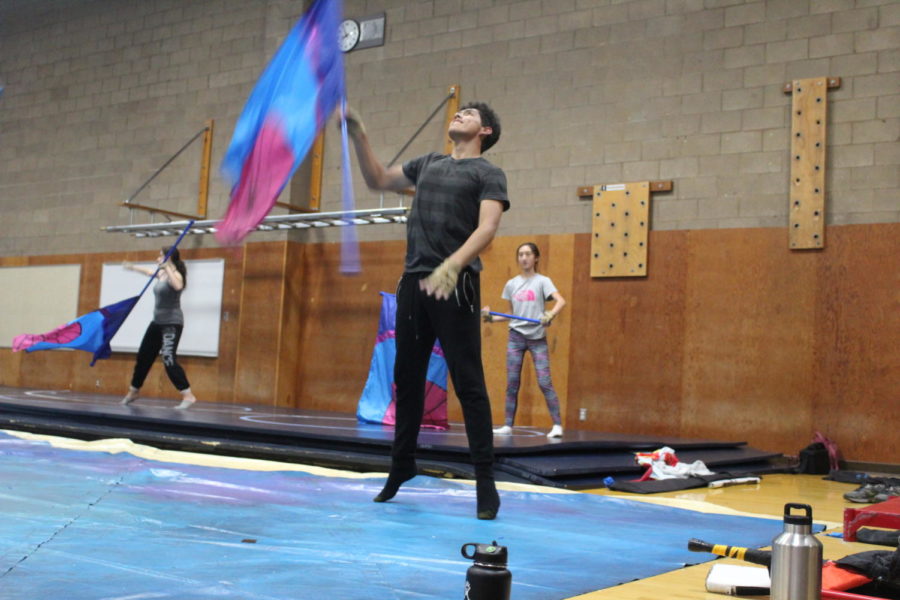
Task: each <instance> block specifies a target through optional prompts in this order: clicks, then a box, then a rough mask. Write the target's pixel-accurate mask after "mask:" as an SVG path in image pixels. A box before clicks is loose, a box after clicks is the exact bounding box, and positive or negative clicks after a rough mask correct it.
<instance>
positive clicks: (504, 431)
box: [494, 425, 512, 435]
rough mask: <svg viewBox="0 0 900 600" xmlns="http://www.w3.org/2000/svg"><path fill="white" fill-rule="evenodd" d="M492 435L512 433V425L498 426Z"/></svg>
mask: <svg viewBox="0 0 900 600" xmlns="http://www.w3.org/2000/svg"><path fill="white" fill-rule="evenodd" d="M494 435H512V427H510V426H509V425H504V426H503V427H498V428H496V429H495V430H494Z"/></svg>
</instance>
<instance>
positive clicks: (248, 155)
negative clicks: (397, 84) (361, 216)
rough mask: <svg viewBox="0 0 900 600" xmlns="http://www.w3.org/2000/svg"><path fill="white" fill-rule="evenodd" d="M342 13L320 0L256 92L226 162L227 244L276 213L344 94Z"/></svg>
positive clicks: (220, 232)
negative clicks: (278, 202)
mask: <svg viewBox="0 0 900 600" xmlns="http://www.w3.org/2000/svg"><path fill="white" fill-rule="evenodd" d="M340 17H341V2H340V0H316V2H315V3H314V4H313V5H312V6H311V7H310V8H309V10H308V11H307V12H306V13H305V14H304V15H303V17H301V19H300V21H298V23H297V24H296V25H295V26H294V28H293V29H292V30H291V32H290V33H289V34H288V36H287V38H286V39H285V40H284V43H283V44H282V45H281V47H280V48H279V49H278V52H276V54H275V56H274V57H273V58H272V60H271V61H270V62H269V64H268V66H267V67H266V69H265V71H263V74H262V75H261V76H260V78H259V81H257V83H256V87H254V89H253V92H251V94H250V97H249V98H248V100H247V104H246V105H245V106H244V111H243V112H242V113H241V116H240V117H239V118H238V120H237V123H236V125H235V128H234V134H233V136H232V138H231V143H230V145H229V146H228V149H227V150H226V152H225V158H224V159H223V160H222V172H223V174H224V176H225V178H226V179H227V180H228V182H229V184H230V185H231V201H230V203H229V205H228V210H227V211H226V213H225V217H224V219H223V220H222V221H221V222H220V223H219V224H218V225H217V226H216V229H217V231H216V237H217V238H218V240H219V242H220V243H222V244H237V243H240V242H241V241H242V240H243V239H244V238H245V237H246V236H247V235H248V234H249V233H250V232H251V231H252V230H253V229H254V228H256V226H257V225H259V223H260V222H261V221H262V220H263V218H265V216H266V215H267V214H269V211H270V210H271V209H272V207H273V206H274V205H275V201H276V199H277V198H278V195H279V194H280V193H281V191H282V189H284V186H285V185H286V184H287V182H288V181H289V180H290V177H291V175H293V173H294V171H296V170H297V167H299V166H300V164H301V162H302V161H303V159H304V158H305V157H306V154H307V153H308V152H309V149H310V148H311V147H312V144H313V142H314V141H315V137H316V135H317V134H318V132H319V131H320V130H321V129H322V128H323V127H324V126H325V122H326V120H327V119H328V117H329V115H330V114H331V113H332V112H333V111H334V109H335V108H336V107H337V106H338V104H339V102H340V101H341V99H342V98H343V97H344V95H345V91H344V62H343V56H342V55H341V52H340V49H339V48H338V25H339V21H340ZM342 137H343V136H342ZM344 143H345V144H346V142H344ZM346 166H347V165H344V167H345V170H347V169H346Z"/></svg>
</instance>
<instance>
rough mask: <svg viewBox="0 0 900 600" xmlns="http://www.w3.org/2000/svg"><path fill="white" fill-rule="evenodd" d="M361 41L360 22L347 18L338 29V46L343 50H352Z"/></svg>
mask: <svg viewBox="0 0 900 600" xmlns="http://www.w3.org/2000/svg"><path fill="white" fill-rule="evenodd" d="M358 42H359V23H357V22H356V21H354V20H353V19H345V20H344V22H343V23H341V26H340V28H339V29H338V47H340V49H341V52H350V51H351V50H353V48H355V47H356V44H357V43H358Z"/></svg>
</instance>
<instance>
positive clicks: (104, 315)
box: [12, 296, 140, 367]
mask: <svg viewBox="0 0 900 600" xmlns="http://www.w3.org/2000/svg"><path fill="white" fill-rule="evenodd" d="M139 298H140V296H134V297H132V298H128V299H126V300H122V301H120V302H116V303H115V304H110V305H108V306H104V307H103V308H100V309H98V310H95V311H94V312H90V313H88V314H86V315H84V316H81V317H78V318H77V319H75V320H74V321H70V322H69V323H66V324H65V325H62V326H60V327H57V328H56V329H54V330H53V331H50V332H47V333H41V334H31V333H25V334H22V335H17V336H16V337H15V338H13V345H12V350H13V352H20V351H22V350H24V351H26V352H35V351H37V350H55V349H57V348H72V349H75V350H84V351H86V352H91V353H93V355H94V358H93V359H92V360H91V366H92V367H93V366H94V363H95V362H97V361H98V360H99V359H101V358H109V357H110V355H111V354H112V350H111V349H110V347H109V342H110V340H112V338H113V336H114V335H116V332H117V331H118V330H119V327H121V326H122V323H123V322H124V321H125V318H126V317H127V316H128V314H129V313H130V312H131V309H133V308H134V305H135V304H137V301H138V299H139Z"/></svg>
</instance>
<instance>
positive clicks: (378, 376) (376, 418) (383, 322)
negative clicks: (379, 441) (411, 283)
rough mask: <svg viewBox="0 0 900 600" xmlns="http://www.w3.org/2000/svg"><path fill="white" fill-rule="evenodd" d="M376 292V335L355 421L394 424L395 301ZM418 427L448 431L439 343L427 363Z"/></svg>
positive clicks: (382, 293)
mask: <svg viewBox="0 0 900 600" xmlns="http://www.w3.org/2000/svg"><path fill="white" fill-rule="evenodd" d="M380 293H381V317H380V318H379V320H378V336H377V337H376V338H375V349H374V351H373V352H372V362H371V364H370V365H369V378H368V379H367V380H366V387H365V388H363V393H362V396H360V398H359V405H358V406H357V409H356V418H357V419H358V420H359V421H361V422H363V423H378V424H382V425H394V424H395V423H396V407H397V386H396V385H395V384H394V360H395V359H396V357H397V344H396V342H395V337H394V334H395V325H396V322H397V298H396V296H394V294H388V293H387V292H380ZM422 426H423V427H429V428H433V429H449V428H450V425H449V423H448V422H447V361H446V360H445V359H444V352H443V350H442V349H441V345H440V343H439V342H435V343H434V347H433V348H432V349H431V358H430V359H429V361H428V374H427V375H426V379H425V412H424V414H423V415H422Z"/></svg>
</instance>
